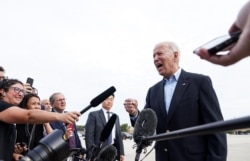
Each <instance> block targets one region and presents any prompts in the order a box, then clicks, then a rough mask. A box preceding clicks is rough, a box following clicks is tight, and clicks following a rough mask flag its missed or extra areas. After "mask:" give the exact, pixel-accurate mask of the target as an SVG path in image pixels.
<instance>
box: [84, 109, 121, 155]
mask: <svg viewBox="0 0 250 161" xmlns="http://www.w3.org/2000/svg"><path fill="white" fill-rule="evenodd" d="M105 125H106V119H105V116H104V114H103V111H102V109H101V110H98V111H94V112H90V113H89V115H88V119H87V122H86V126H85V130H86V131H85V143H86V148H87V150H88V149H90V148H91V146H92V145H99V144H100V137H101V133H102V130H103V128H104V127H105ZM107 145H108V143H107V140H106V141H105V142H103V143H102V146H101V148H103V147H105V146H107ZM114 146H115V147H116V148H117V153H118V154H117V155H118V157H119V156H120V155H124V146H123V140H122V134H121V128H120V121H119V117H118V116H117V118H116V122H115V144H114Z"/></svg>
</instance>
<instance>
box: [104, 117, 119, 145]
mask: <svg viewBox="0 0 250 161" xmlns="http://www.w3.org/2000/svg"><path fill="white" fill-rule="evenodd" d="M116 117H117V116H116V114H112V116H111V117H110V119H109V120H108V122H107V124H106V125H105V127H104V128H103V130H102V133H101V138H100V141H101V142H104V141H105V140H107V139H108V137H109V135H110V134H111V132H112V129H113V127H114V125H115V121H116Z"/></svg>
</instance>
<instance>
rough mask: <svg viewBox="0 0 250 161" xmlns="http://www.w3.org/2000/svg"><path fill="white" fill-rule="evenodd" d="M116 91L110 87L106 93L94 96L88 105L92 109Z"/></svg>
mask: <svg viewBox="0 0 250 161" xmlns="http://www.w3.org/2000/svg"><path fill="white" fill-rule="evenodd" d="M115 91H116V89H115V87H114V86H111V87H110V88H108V89H107V90H106V91H104V92H102V93H101V94H99V95H98V96H96V97H95V98H94V99H92V100H91V101H90V105H91V106H92V107H96V106H98V105H99V104H100V103H102V102H103V101H104V100H105V99H106V98H108V97H109V96H110V95H112V94H113V93H114V92H115Z"/></svg>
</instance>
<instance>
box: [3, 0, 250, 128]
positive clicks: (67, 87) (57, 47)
mask: <svg viewBox="0 0 250 161" xmlns="http://www.w3.org/2000/svg"><path fill="white" fill-rule="evenodd" d="M245 2H247V0H237V1H228V0H191V1H187V0H126V1H122V0H102V1H101V0H99V1H98V0H70V1H69V0H68V1H66V0H32V1H31V0H30V1H27V0H22V1H20V0H12V1H0V15H1V16H0V53H1V57H0V60H1V61H0V66H3V67H4V68H5V69H6V75H8V76H9V77H10V78H18V79H20V80H21V81H23V82H25V81H26V78H27V77H32V78H34V87H36V88H37V89H38V90H39V96H40V97H41V99H43V98H48V97H49V96H50V95H51V94H52V93H54V92H62V93H63V94H64V95H65V97H66V98H67V110H77V111H80V110H82V109H83V108H85V107H86V106H88V105H89V102H90V101H91V100H92V99H93V98H94V97H96V96H97V95H99V94H100V93H101V92H103V91H104V90H106V89H107V88H109V87H110V86H115V88H116V89H117V91H116V92H115V95H116V97H115V104H114V107H113V110H114V112H116V113H117V114H118V115H119V116H120V120H121V123H129V118H128V115H127V113H126V112H125V110H124V107H123V102H124V99H126V98H128V97H133V98H137V99H138V101H139V108H140V109H142V108H143V106H144V103H145V96H146V93H147V90H148V88H149V87H150V86H152V85H153V84H155V83H156V82H157V81H159V80H161V79H162V77H161V76H159V74H158V72H157V70H156V69H155V67H154V65H153V57H152V50H153V48H154V46H155V45H156V44H157V43H159V42H161V41H166V40H171V41H175V42H176V43H177V44H178V46H179V47H180V49H181V62H180V65H181V67H182V68H183V69H184V70H186V71H190V72H196V73H202V74H205V75H209V76H210V77H211V79H212V81H213V85H214V88H215V90H216V92H217V95H218V98H219V101H220V104H221V109H222V113H223V115H224V118H225V119H226V120H227V119H232V118H237V117H243V116H246V115H249V114H250V95H249V93H250V92H249V91H250V77H249V73H250V72H249V64H250V59H249V58H247V59H245V60H243V61H241V62H240V63H238V64H236V65H232V66H230V67H221V66H217V65H213V64H211V63H208V62H206V61H204V60H201V59H199V58H198V57H197V56H196V55H195V54H193V53H192V51H193V50H194V49H195V48H197V47H198V46H200V45H202V44H204V43H205V42H207V41H209V40H211V39H213V38H215V37H217V36H220V35H224V34H226V33H227V31H228V29H229V27H230V26H231V24H232V22H233V21H234V20H235V18H236V16H237V13H238V11H239V9H240V8H241V6H242V5H243V4H244V3H245ZM98 109H100V106H98V107H96V108H91V109H90V110H88V111H87V112H86V113H84V114H83V115H82V116H81V117H80V121H79V122H78V123H77V124H78V125H85V123H86V118H87V115H88V113H89V112H90V111H93V110H98Z"/></svg>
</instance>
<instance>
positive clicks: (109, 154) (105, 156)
mask: <svg viewBox="0 0 250 161" xmlns="http://www.w3.org/2000/svg"><path fill="white" fill-rule="evenodd" d="M116 155H117V150H116V148H115V147H114V146H113V145H108V146H106V147H104V148H103V149H102V150H101V151H100V153H99V154H98V156H97V158H96V160H95V161H113V160H115V158H116Z"/></svg>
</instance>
